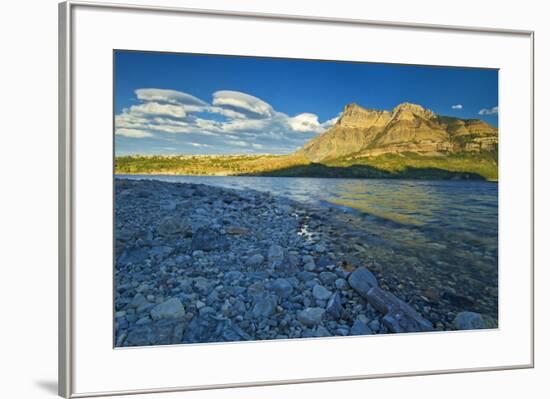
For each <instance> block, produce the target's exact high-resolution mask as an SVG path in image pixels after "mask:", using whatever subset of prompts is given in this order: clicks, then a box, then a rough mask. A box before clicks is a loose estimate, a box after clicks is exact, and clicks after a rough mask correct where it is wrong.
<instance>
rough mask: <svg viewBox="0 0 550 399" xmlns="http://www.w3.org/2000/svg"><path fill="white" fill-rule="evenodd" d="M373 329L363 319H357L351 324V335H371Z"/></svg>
mask: <svg viewBox="0 0 550 399" xmlns="http://www.w3.org/2000/svg"><path fill="white" fill-rule="evenodd" d="M371 334H372V330H371V329H370V328H369V326H368V325H367V323H365V322H364V321H363V320H361V319H357V320H355V321H354V322H353V325H352V326H351V330H350V335H371Z"/></svg>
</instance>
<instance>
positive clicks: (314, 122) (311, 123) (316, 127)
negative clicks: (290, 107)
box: [288, 113, 323, 132]
mask: <svg viewBox="0 0 550 399" xmlns="http://www.w3.org/2000/svg"><path fill="white" fill-rule="evenodd" d="M288 124H289V125H290V127H291V128H292V130H294V131H295V132H320V131H321V130H323V128H322V127H321V124H320V123H319V118H318V117H317V115H315V114H310V113H303V114H298V115H296V116H294V117H291V118H288Z"/></svg>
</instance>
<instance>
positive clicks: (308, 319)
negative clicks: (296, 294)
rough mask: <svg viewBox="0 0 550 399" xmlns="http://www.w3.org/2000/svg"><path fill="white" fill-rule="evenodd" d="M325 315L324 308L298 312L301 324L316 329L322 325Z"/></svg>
mask: <svg viewBox="0 0 550 399" xmlns="http://www.w3.org/2000/svg"><path fill="white" fill-rule="evenodd" d="M324 315H325V309H323V308H307V309H304V310H301V311H299V312H298V314H297V317H298V320H299V321H300V323H302V324H303V325H304V326H306V327H314V326H316V325H318V324H320V323H321V321H322V320H323V317H324Z"/></svg>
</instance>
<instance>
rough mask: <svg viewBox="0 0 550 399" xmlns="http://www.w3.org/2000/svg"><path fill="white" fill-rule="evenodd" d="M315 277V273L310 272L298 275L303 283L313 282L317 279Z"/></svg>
mask: <svg viewBox="0 0 550 399" xmlns="http://www.w3.org/2000/svg"><path fill="white" fill-rule="evenodd" d="M315 276H316V274H315V273H312V272H308V271H301V272H299V273H298V274H297V277H298V279H299V280H300V281H302V282H306V281H311V280H313V279H314V278H315Z"/></svg>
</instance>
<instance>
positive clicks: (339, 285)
mask: <svg viewBox="0 0 550 399" xmlns="http://www.w3.org/2000/svg"><path fill="white" fill-rule="evenodd" d="M334 285H335V286H336V288H338V289H339V290H344V289H346V288H347V287H348V282H347V281H346V280H345V279H343V278H339V279H337V280H336V281H335V282H334Z"/></svg>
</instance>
